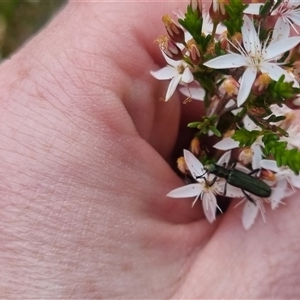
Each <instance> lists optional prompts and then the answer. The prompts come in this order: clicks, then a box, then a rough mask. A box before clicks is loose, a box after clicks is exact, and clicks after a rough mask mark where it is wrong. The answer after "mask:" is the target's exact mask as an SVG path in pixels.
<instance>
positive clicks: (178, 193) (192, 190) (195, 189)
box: [167, 183, 202, 198]
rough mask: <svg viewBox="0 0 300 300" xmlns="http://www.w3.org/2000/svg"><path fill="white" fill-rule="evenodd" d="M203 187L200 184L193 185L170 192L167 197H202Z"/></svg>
mask: <svg viewBox="0 0 300 300" xmlns="http://www.w3.org/2000/svg"><path fill="white" fill-rule="evenodd" d="M201 191H202V187H201V185H200V184H199V183H191V184H189V185H185V186H182V187H179V188H177V189H174V190H172V191H170V192H169V193H168V194H167V197H171V198H190V197H196V196H198V195H200V193H201Z"/></svg>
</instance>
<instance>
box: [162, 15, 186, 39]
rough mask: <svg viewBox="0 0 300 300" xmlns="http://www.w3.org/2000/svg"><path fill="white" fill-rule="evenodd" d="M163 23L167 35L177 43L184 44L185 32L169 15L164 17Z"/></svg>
mask: <svg viewBox="0 0 300 300" xmlns="http://www.w3.org/2000/svg"><path fill="white" fill-rule="evenodd" d="M162 21H163V23H164V24H165V27H166V30H167V33H168V35H169V37H170V38H171V39H172V40H173V41H174V42H175V43H184V42H185V40H184V31H183V30H182V28H180V27H179V26H178V25H176V23H175V22H174V21H173V20H172V19H171V17H170V16H169V15H164V16H163V18H162Z"/></svg>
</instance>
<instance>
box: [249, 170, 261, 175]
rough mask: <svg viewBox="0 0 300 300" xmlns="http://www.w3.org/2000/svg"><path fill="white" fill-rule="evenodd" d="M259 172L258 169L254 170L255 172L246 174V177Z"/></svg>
mask: <svg viewBox="0 0 300 300" xmlns="http://www.w3.org/2000/svg"><path fill="white" fill-rule="evenodd" d="M259 171H260V169H255V170H253V171H251V172H250V173H248V175H253V174H256V173H257V172H259Z"/></svg>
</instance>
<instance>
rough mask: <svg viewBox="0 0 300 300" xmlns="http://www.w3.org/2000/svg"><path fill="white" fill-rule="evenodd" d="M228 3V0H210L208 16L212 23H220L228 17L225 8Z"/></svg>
mask: <svg viewBox="0 0 300 300" xmlns="http://www.w3.org/2000/svg"><path fill="white" fill-rule="evenodd" d="M226 4H228V0H212V3H211V6H210V8H209V16H210V18H211V20H212V21H213V23H217V24H218V23H220V22H223V21H224V20H227V19H228V17H229V16H228V14H227V12H226V10H225V5H226Z"/></svg>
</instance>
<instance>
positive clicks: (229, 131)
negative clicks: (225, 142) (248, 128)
mask: <svg viewBox="0 0 300 300" xmlns="http://www.w3.org/2000/svg"><path fill="white" fill-rule="evenodd" d="M234 134H235V130H234V129H231V130H227V131H226V132H225V133H224V134H223V138H226V137H232V136H233V135H234Z"/></svg>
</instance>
